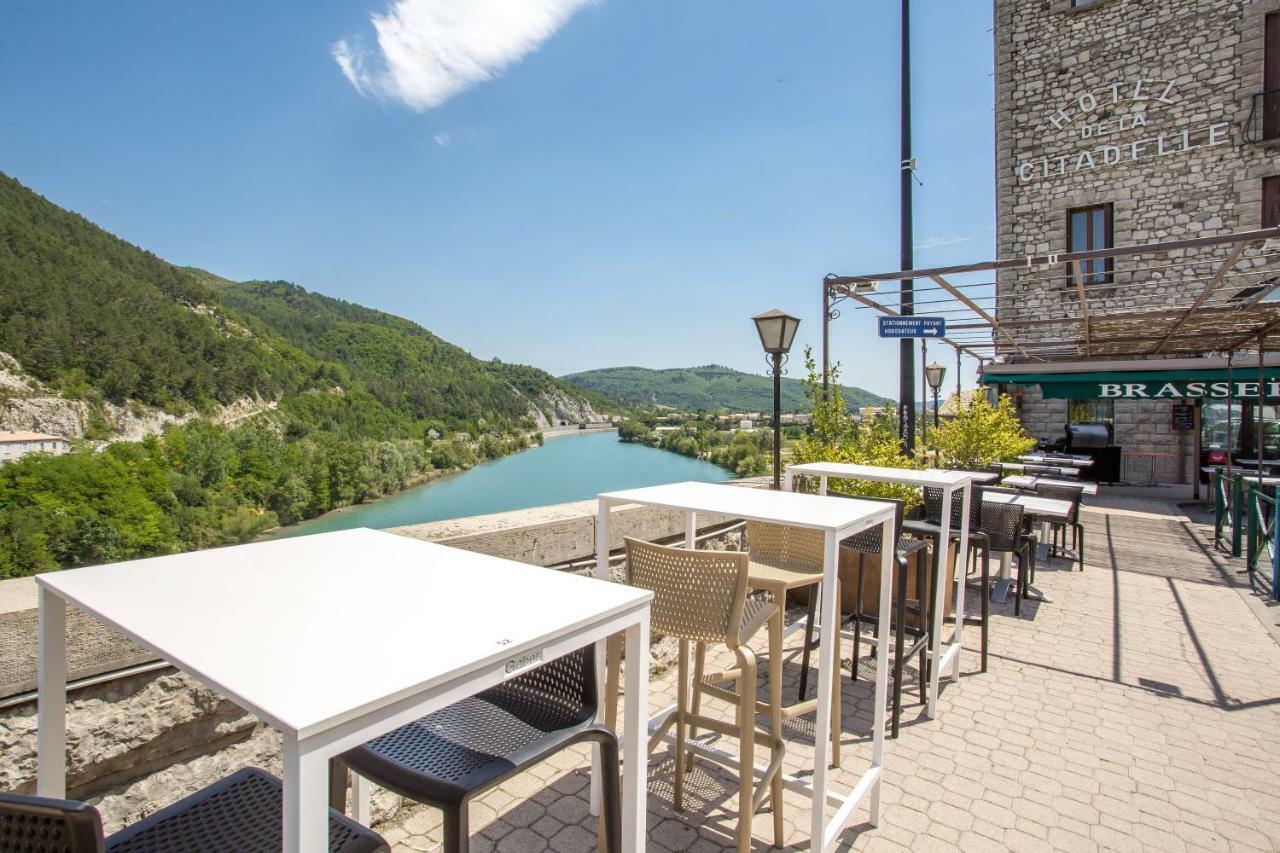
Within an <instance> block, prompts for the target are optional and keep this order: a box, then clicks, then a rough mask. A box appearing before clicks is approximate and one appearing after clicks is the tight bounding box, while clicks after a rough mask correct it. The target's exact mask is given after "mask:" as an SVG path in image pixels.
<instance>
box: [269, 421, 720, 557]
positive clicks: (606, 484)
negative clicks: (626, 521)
mask: <svg viewBox="0 0 1280 853" xmlns="http://www.w3.org/2000/svg"><path fill="white" fill-rule="evenodd" d="M731 476H732V475H731V474H730V473H729V472H728V471H726V470H725V469H723V468H721V467H719V466H718V465H712V464H711V463H710V462H703V461H701V460H698V459H690V458H689V457H687V456H680V455H679V454H676V453H670V452H668V451H666V450H658V449H656V448H653V447H644V446H643V445H639V444H623V443H622V442H620V441H618V434H617V433H616V432H593V433H589V434H585V435H569V436H564V437H562V438H553V439H548V440H547V443H546V444H544V445H543V446H541V447H534V448H531V449H529V450H525V451H523V452H521V453H516V454H514V455H512V456H506V457H503V458H502V459H497V460H494V461H492V462H486V463H484V464H483V465H477V466H476V467H475V468H472V469H471V470H469V471H464V472H463V473H461V474H458V475H457V476H454V477H449V478H446V479H443V480H437V481H435V482H433V483H428V484H426V485H424V486H418V487H416V488H412V489H407V490H405V491H403V492H400V493H398V494H395V495H392V496H391V497H387V498H383V499H382V500H379V501H375V502H373V503H369V504H362V505H360V506H352V507H347V508H346V509H343V510H339V511H338V512H331V513H329V514H327V515H323V516H320V517H319V518H313V519H311V520H310V521H304V522H302V523H301V524H295V525H292V526H290V527H285V528H281V529H280V530H278V531H276V532H275V533H274V534H271V535H270V536H269V537H267V538H285V537H289V536H305V535H307V534H309V533H324V532H327V531H330V530H347V529H349V528H353V527H373V528H383V527H398V526H400V525H403V524H419V523H421V522H424V521H440V520H442V519H446V518H462V517H464V516H468V515H483V514H485V513H490V512H506V511H508V510H513V509H527V508H528V507H532V506H543V505H545V504H557V503H566V502H568V501H580V500H586V499H587V498H594V497H595V496H596V495H598V494H599V493H600V492H609V491H614V490H616V489H632V488H637V487H640V486H654V485H657V484H659V483H675V482H679V481H682V480H701V481H704V482H709V483H719V482H723V481H725V480H728V479H729V478H730V477H731Z"/></svg>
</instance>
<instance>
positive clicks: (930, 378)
mask: <svg viewBox="0 0 1280 853" xmlns="http://www.w3.org/2000/svg"><path fill="white" fill-rule="evenodd" d="M946 375H947V369H946V368H945V367H943V366H942V365H941V364H938V362H936V361H934V362H930V364H929V366H928V367H926V368H925V369H924V381H925V382H927V383H929V390H931V391H933V427H934V429H937V428H938V391H939V389H941V388H942V380H943V379H944V378H946ZM956 402H957V404H958V403H959V401H958V400H957V401H956Z"/></svg>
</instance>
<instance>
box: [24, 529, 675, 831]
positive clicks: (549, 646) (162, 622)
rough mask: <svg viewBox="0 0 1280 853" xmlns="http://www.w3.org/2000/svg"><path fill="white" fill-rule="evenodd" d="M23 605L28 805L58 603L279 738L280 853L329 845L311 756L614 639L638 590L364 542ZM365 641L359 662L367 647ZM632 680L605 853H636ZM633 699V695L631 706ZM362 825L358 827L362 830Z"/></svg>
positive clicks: (280, 553) (58, 771)
mask: <svg viewBox="0 0 1280 853" xmlns="http://www.w3.org/2000/svg"><path fill="white" fill-rule="evenodd" d="M36 583H37V584H38V585H39V589H40V602H39V667H38V680H39V731H38V738H37V739H38V744H37V748H38V757H39V766H38V772H37V783H36V787H37V792H38V793H39V794H40V795H42V796H48V797H59V798H60V797H63V796H64V795H65V784H66V781H65V779H66V758H65V750H66V668H65V667H66V663H65V653H66V649H65V636H64V633H63V632H64V624H65V613H66V604H67V603H68V602H70V603H72V604H75V605H76V606H78V607H80V608H81V609H82V610H85V611H87V612H89V613H91V614H93V615H94V616H96V617H97V618H99V619H101V620H102V621H103V622H105V623H106V624H108V625H110V626H112V627H113V628H115V629H116V630H118V631H120V632H121V633H122V634H124V635H125V636H127V637H129V638H130V639H131V640H133V641H134V642H136V643H138V644H139V645H142V646H144V647H146V648H148V649H150V650H151V651H153V652H155V653H156V654H157V655H159V656H160V657H162V658H164V659H166V660H167V661H169V662H170V663H172V664H173V665H174V666H176V667H177V668H178V669H180V670H182V671H183V672H185V673H187V674H188V675H190V676H192V677H193V678H195V679H196V680H198V681H200V682H202V683H204V684H206V685H208V686H209V687H210V688H211V689H213V690H216V691H218V692H219V693H221V694H222V695H224V696H226V697H227V698H228V699H230V700H232V701H233V702H235V703H236V704H237V705H239V706H240V707H242V708H244V709H245V710H246V711H249V712H251V713H253V714H255V715H256V716H257V717H258V718H259V719H262V720H264V721H265V722H267V723H269V724H270V725H271V726H273V727H274V728H276V729H277V730H279V731H280V733H281V734H282V735H283V740H284V780H283V781H284V809H283V821H284V827H283V839H284V850H285V851H286V853H314V851H317V850H327V849H328V848H329V827H328V799H329V797H328V778H329V759H330V758H332V757H333V756H335V755H339V754H341V753H342V752H345V751H346V750H348V749H350V748H352V747H354V746H357V745H358V744H361V743H364V742H365V741H368V740H369V739H371V738H374V737H377V736H379V735H382V734H385V733H386V732H389V731H391V730H393V729H396V728H398V727H400V726H402V725H404V724H405V723H409V722H412V721H413V720H416V719H418V718H419V717H422V716H424V715H426V714H429V713H431V712H432V711H436V710H438V709H440V708H444V707H446V706H448V705H451V704H453V703H454V702H457V701H459V700H461V699H464V698H466V697H467V696H472V695H474V694H476V693H478V692H480V691H481V690H484V689H486V688H489V687H492V686H493V685H495V684H498V683H500V682H502V681H504V680H506V679H508V678H511V677H512V676H514V675H516V674H518V673H519V672H521V671H523V670H525V669H527V668H528V667H530V666H533V665H536V664H538V663H542V662H544V661H548V660H552V659H554V658H556V657H559V656H561V655H564V654H566V653H568V652H571V651H573V650H574V649H578V648H581V647H583V646H585V645H587V644H589V643H592V642H596V641H598V640H601V639H603V638H604V637H607V636H609V635H611V634H614V633H617V632H619V631H625V632H626V648H627V653H628V654H634V655H635V656H636V657H635V658H632V659H633V660H635V659H639V657H640V656H641V655H642V654H644V653H647V650H648V648H649V601H650V600H651V598H652V595H651V593H649V592H647V591H645V590H638V589H631V588H629V587H626V586H622V585H619V584H611V583H602V582H600V581H598V580H596V579H594V578H584V577H578V576H575V575H571V574H567V573H561V572H553V571H549V570H547V569H541V568H538V567H535V566H529V565H525V564H523V563H516V562H513V561H511V560H503V559H499V558H497V557H490V556H486V555H483V554H475V553H472V552H470V551H463V550H461V549H458V548H449V547H445V546H443V545H435V544H431V543H428V542H421V541H418V540H415V539H409V538H406V537H403V536H396V535H394V534H391V533H381V532H377V531H373V530H344V531H341V532H337V533H325V534H319V535H315V536H305V537H298V538H293V539H284V540H278V541H274V542H262V543H256V544H252V545H240V546H236V547H232V548H220V549H215V550H208V551H197V552H193V553H189V554H177V555H173V556H167V557H155V558H152V559H148V560H133V561H129V562H124V563H116V564H114V565H107V566H93V567H89V568H82V569H71V570H68V571H62V572H50V573H48V574H44V575H38V576H37V577H36ZM374 643H376V644H377V646H376V648H375V647H374V646H373V644H374ZM648 686H649V685H648V669H647V668H646V667H629V668H628V670H627V683H626V691H627V697H626V701H627V707H626V713H627V718H626V726H627V735H628V738H627V744H628V752H629V753H630V750H631V747H630V744H638V749H639V751H638V753H637V756H638V758H634V759H633V760H628V761H627V763H626V773H624V776H623V786H624V788H623V790H624V793H623V833H624V844H623V848H624V849H625V850H627V851H629V853H639V851H642V850H644V849H645V778H644V774H643V773H642V772H641V771H642V769H643V767H644V765H645V761H644V751H643V750H644V739H643V735H641V734H640V733H641V732H642V731H643V727H642V726H641V725H640V724H639V723H638V722H637V721H638V720H640V719H641V718H642V717H643V715H644V709H645V708H646V707H647V702H648ZM633 691H634V693H633ZM363 817H365V820H367V816H363Z"/></svg>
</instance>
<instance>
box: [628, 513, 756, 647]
mask: <svg viewBox="0 0 1280 853" xmlns="http://www.w3.org/2000/svg"><path fill="white" fill-rule="evenodd" d="M753 544H754V540H753ZM626 545H627V583H629V584H631V585H632V586H635V587H640V588H641V589H647V590H649V591H650V592H652V593H653V603H652V605H651V606H650V617H649V624H650V625H651V627H652V629H653V632H654V633H656V634H661V635H664V636H667V637H676V638H678V639H682V640H693V641H698V642H706V643H725V644H726V645H728V646H729V647H730V648H737V646H738V631H739V628H740V626H741V625H742V609H743V606H744V605H745V603H746V598H747V567H748V565H749V558H748V556H747V554H746V552H744V551H695V550H692V549H689V548H667V547H664V546H662V545H654V544H653V543H652V542H643V541H641V540H638V539H631V538H630V537H628V538H627V539H626Z"/></svg>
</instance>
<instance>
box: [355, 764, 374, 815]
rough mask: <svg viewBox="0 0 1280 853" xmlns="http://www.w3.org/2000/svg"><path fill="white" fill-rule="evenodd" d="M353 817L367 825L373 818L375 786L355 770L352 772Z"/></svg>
mask: <svg viewBox="0 0 1280 853" xmlns="http://www.w3.org/2000/svg"><path fill="white" fill-rule="evenodd" d="M351 817H352V818H353V819H354V820H355V821H356V822H357V823H361V824H364V825H365V826H369V825H370V821H372V820H373V786H372V785H370V784H369V780H368V779H366V778H364V777H363V776H361V775H360V774H359V773H356V772H355V771H352V773H351Z"/></svg>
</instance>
